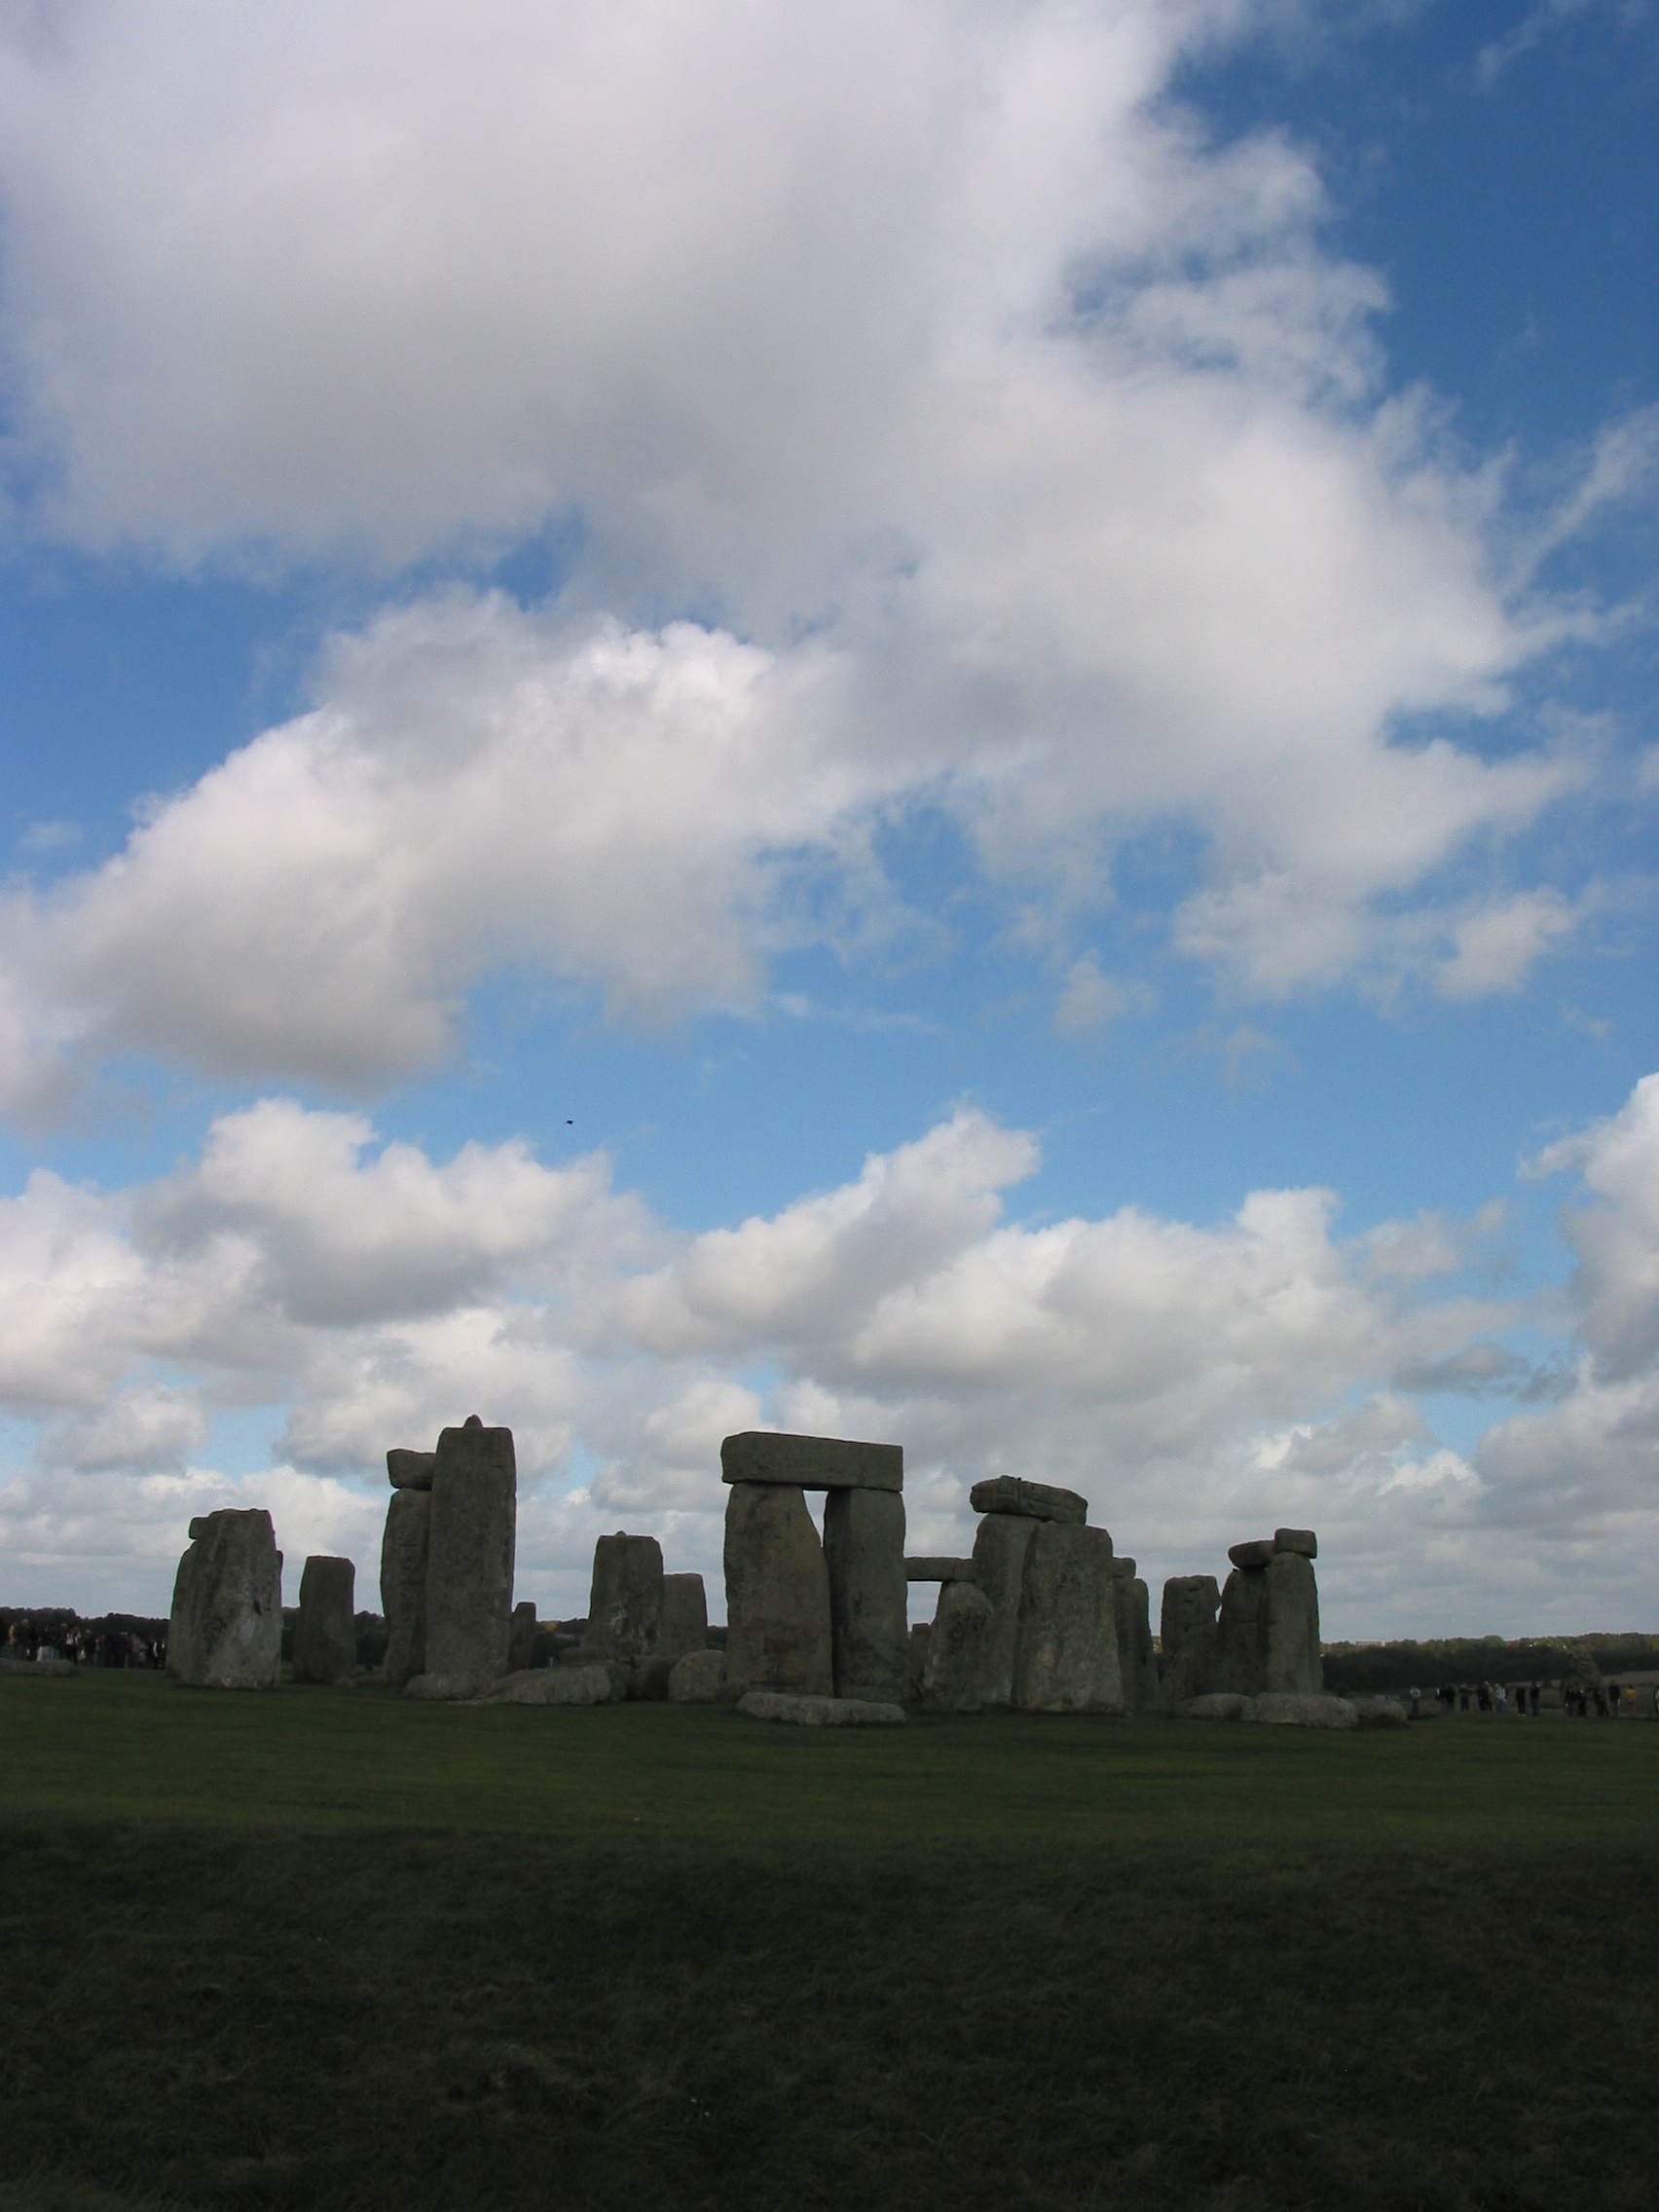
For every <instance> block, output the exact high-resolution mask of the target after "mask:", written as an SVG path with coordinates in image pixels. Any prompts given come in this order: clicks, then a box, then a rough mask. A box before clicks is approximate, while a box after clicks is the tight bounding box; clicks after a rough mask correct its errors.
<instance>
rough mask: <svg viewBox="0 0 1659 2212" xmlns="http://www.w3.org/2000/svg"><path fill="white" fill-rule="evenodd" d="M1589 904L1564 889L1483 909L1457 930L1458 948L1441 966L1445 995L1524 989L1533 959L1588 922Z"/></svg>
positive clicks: (1438, 979)
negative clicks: (1574, 899) (1566, 894)
mask: <svg viewBox="0 0 1659 2212" xmlns="http://www.w3.org/2000/svg"><path fill="white" fill-rule="evenodd" d="M1585 911H1586V904H1585V902H1584V901H1582V900H1581V901H1579V902H1577V903H1574V902H1572V901H1570V900H1567V899H1564V898H1563V897H1562V896H1561V894H1560V892H1559V891H1551V890H1548V889H1544V890H1540V891H1522V892H1517V893H1516V895H1515V896H1514V897H1513V898H1511V899H1506V900H1504V901H1503V902H1502V903H1498V904H1493V905H1489V906H1485V907H1481V908H1479V909H1477V910H1476V911H1475V912H1473V913H1471V914H1469V915H1468V916H1467V917H1466V918H1465V919H1463V920H1462V921H1460V922H1458V923H1457V924H1456V928H1455V930H1454V933H1453V937H1454V943H1455V945H1456V950H1455V951H1454V952H1453V953H1452V955H1451V957H1450V958H1449V959H1446V960H1443V961H1441V962H1440V964H1439V966H1438V967H1437V968H1436V970H1435V975H1434V981H1435V988H1436V989H1437V990H1438V991H1439V993H1440V995H1441V997H1442V998H1448V999H1477V998H1486V997H1487V996H1489V995H1490V994H1491V993H1493V992H1494V991H1518V990H1519V989H1520V988H1521V985H1522V984H1523V983H1524V982H1525V981H1526V979H1527V976H1528V972H1529V971H1530V968H1531V967H1532V965H1533V963H1534V962H1535V961H1536V960H1538V959H1539V958H1540V957H1541V955H1542V954H1544V953H1545V952H1547V951H1548V950H1549V949H1550V947H1551V946H1552V945H1555V944H1560V943H1561V942H1563V941H1564V940H1567V939H1569V938H1571V937H1572V936H1574V935H1575V934H1576V932H1577V931H1578V930H1580V929H1581V928H1582V927H1583V925H1584V920H1585Z"/></svg>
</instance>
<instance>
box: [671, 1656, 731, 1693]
mask: <svg viewBox="0 0 1659 2212" xmlns="http://www.w3.org/2000/svg"><path fill="white" fill-rule="evenodd" d="M724 1673H725V1653H724V1652H723V1651H687V1652H686V1654H685V1656H684V1658H683V1659H677V1660H676V1661H675V1663H674V1666H673V1667H672V1669H671V1670H670V1672H669V1677H668V1702H669V1703H670V1705H713V1704H714V1703H715V1701H716V1700H717V1699H718V1698H719V1694H720V1678H721V1677H722V1676H723V1675H724Z"/></svg>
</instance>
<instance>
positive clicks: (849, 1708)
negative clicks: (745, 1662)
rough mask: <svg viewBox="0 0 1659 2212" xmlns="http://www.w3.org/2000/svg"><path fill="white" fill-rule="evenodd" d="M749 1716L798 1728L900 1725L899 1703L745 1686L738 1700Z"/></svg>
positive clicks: (885, 1726)
mask: <svg viewBox="0 0 1659 2212" xmlns="http://www.w3.org/2000/svg"><path fill="white" fill-rule="evenodd" d="M737 1710H738V1712H739V1713H747V1714H748V1715H749V1717H750V1719H751V1720H785V1721H790V1722H793V1725H794V1726H795V1727H797V1728H902V1727H903V1724H904V1709H903V1706H902V1705H884V1704H882V1703H880V1702H879V1701H877V1700H875V1699H872V1698H864V1697H788V1696H785V1695H784V1694H782V1693H781V1692H779V1691H777V1690H748V1691H746V1692H745V1694H744V1695H743V1696H742V1697H740V1698H739V1699H738V1701H737Z"/></svg>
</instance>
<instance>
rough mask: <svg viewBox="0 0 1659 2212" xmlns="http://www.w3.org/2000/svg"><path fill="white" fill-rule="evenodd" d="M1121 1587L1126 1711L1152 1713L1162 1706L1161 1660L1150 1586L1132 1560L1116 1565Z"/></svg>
mask: <svg viewBox="0 0 1659 2212" xmlns="http://www.w3.org/2000/svg"><path fill="white" fill-rule="evenodd" d="M1112 1576H1113V1580H1114V1582H1115V1583H1116V1585H1117V1609H1118V1672H1119V1674H1120V1675H1121V1676H1122V1677H1123V1683H1124V1712H1125V1713H1150V1712H1151V1711H1152V1709H1153V1708H1154V1707H1155V1706H1156V1705H1157V1703H1158V1661H1157V1659H1156V1658H1155V1657H1154V1656H1153V1649H1152V1621H1151V1618H1150V1616H1149V1610H1148V1608H1149V1600H1148V1596H1147V1587H1146V1584H1145V1583H1144V1582H1142V1581H1141V1580H1140V1579H1139V1578H1138V1577H1137V1575H1136V1573H1135V1563H1134V1561H1133V1560H1132V1559H1119V1560H1114V1561H1113V1562H1112Z"/></svg>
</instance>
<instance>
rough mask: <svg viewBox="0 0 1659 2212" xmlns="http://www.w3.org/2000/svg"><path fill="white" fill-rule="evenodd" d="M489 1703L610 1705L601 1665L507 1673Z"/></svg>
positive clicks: (609, 1693)
mask: <svg viewBox="0 0 1659 2212" xmlns="http://www.w3.org/2000/svg"><path fill="white" fill-rule="evenodd" d="M489 1702H490V1703H491V1704H492V1705H609V1704H610V1703H611V1702H612V1699H611V1690H610V1676H609V1673H608V1670H607V1669H606V1668H604V1667H535V1668H532V1669H531V1670H530V1671H529V1672H528V1673H515V1674H512V1675H509V1676H508V1677H507V1678H506V1680H505V1681H503V1682H498V1683H497V1685H496V1687H495V1688H494V1689H493V1690H492V1691H491V1692H490V1699H489Z"/></svg>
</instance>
